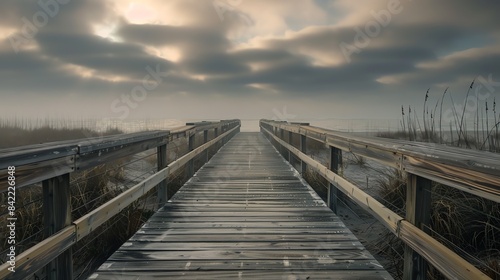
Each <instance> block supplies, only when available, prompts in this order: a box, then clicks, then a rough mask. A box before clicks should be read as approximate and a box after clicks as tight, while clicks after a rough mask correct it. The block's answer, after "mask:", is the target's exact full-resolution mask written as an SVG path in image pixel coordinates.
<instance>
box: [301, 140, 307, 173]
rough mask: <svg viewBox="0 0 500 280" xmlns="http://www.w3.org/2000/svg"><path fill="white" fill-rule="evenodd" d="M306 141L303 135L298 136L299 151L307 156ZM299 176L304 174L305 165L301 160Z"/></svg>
mask: <svg viewBox="0 0 500 280" xmlns="http://www.w3.org/2000/svg"><path fill="white" fill-rule="evenodd" d="M306 139H307V138H306V136H305V135H302V134H300V151H301V152H303V153H304V154H307V147H306ZM300 174H301V175H302V176H304V175H305V174H306V163H305V162H304V161H303V160H301V161H300Z"/></svg>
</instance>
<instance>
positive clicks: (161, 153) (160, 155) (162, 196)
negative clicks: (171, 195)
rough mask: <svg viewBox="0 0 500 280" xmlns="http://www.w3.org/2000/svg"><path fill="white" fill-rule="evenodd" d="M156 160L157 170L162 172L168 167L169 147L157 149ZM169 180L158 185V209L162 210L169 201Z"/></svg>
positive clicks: (164, 146) (163, 146)
mask: <svg viewBox="0 0 500 280" xmlns="http://www.w3.org/2000/svg"><path fill="white" fill-rule="evenodd" d="M156 158H157V170H158V171H160V170H162V169H163V168H165V167H167V165H168V162H167V145H166V144H165V145H162V146H159V147H158V148H157V149H156ZM167 190H168V179H165V180H163V181H161V182H160V183H159V184H158V198H157V201H158V208H161V207H163V206H164V205H165V203H167V201H168V191H167Z"/></svg>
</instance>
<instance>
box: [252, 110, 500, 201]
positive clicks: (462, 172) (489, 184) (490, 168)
mask: <svg viewBox="0 0 500 280" xmlns="http://www.w3.org/2000/svg"><path fill="white" fill-rule="evenodd" d="M261 126H263V129H265V128H264V127H268V128H271V129H272V128H278V129H284V130H286V131H289V132H293V133H297V134H300V135H303V136H307V137H308V138H312V139H315V140H317V141H319V142H322V143H325V144H328V145H330V146H334V147H337V148H339V149H342V150H345V151H351V152H353V153H356V154H358V155H360V156H364V157H367V158H370V159H373V160H376V161H379V162H381V163H383V164H385V165H388V166H392V167H395V168H399V169H401V170H403V171H407V172H410V173H413V174H416V175H419V176H422V177H424V178H427V179H430V180H433V181H437V182H440V183H442V184H445V185H448V186H451V187H456V188H459V189H461V190H463V191H466V192H469V193H472V194H474V195H478V196H481V197H484V198H487V199H489V200H493V201H495V202H500V155H499V154H497V153H491V152H486V151H476V150H470V149H461V148H456V147H449V146H445V145H440V144H434V143H421V142H411V141H404V140H394V139H383V138H375V137H360V136H354V135H352V134H348V133H342V132H338V131H333V130H329V129H323V128H318V127H312V126H299V125H291V124H288V123H284V122H274V121H268V120H261ZM271 131H272V130H269V133H270V134H271V135H272V132H271ZM449 174H451V176H450V175H449Z"/></svg>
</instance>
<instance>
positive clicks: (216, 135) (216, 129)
mask: <svg viewBox="0 0 500 280" xmlns="http://www.w3.org/2000/svg"><path fill="white" fill-rule="evenodd" d="M217 137H219V128H218V127H216V128H214V139H215V138H217ZM217 150H219V142H217V143H215V144H214V150H212V151H217Z"/></svg>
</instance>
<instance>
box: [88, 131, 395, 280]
mask: <svg viewBox="0 0 500 280" xmlns="http://www.w3.org/2000/svg"><path fill="white" fill-rule="evenodd" d="M153 278H154V279H158V278H175V279H215V278H216V279H370V280H372V279H392V278H391V277H390V275H389V274H388V273H387V272H386V271H385V270H384V269H383V268H382V267H381V266H380V264H379V263H378V262H377V261H376V260H375V259H374V258H373V257H372V255H371V254H370V253H369V252H368V251H366V250H365V249H364V247H363V246H362V244H361V243H360V242H359V241H358V240H357V239H356V237H355V236H354V235H353V234H352V233H351V232H350V231H349V230H348V229H347V228H346V227H345V225H344V224H343V223H342V221H341V220H340V219H339V218H338V217H337V216H336V215H335V214H333V213H332V211H331V210H329V209H328V208H327V207H326V206H325V204H324V203H323V201H322V200H321V199H320V198H319V197H318V196H317V195H316V194H315V193H314V191H312V189H311V188H310V187H308V186H306V185H304V183H303V182H302V181H301V179H300V178H299V177H298V176H297V173H296V172H295V171H294V170H292V168H291V167H290V165H288V164H287V163H286V162H285V161H284V160H283V158H281V157H280V156H279V154H278V153H277V152H276V150H275V149H274V148H273V147H272V146H271V145H270V144H269V142H267V140H266V139H265V138H263V137H262V135H261V134H259V133H240V134H238V135H236V136H235V137H234V138H233V139H232V140H231V141H230V142H229V143H228V144H227V145H226V146H224V147H223V148H222V149H221V150H220V151H219V153H217V154H216V155H215V156H214V157H213V158H212V159H211V160H210V162H209V163H208V164H206V165H205V166H204V167H203V168H202V169H200V170H199V171H198V172H197V174H196V175H195V177H193V178H192V179H191V180H190V181H189V182H188V183H186V184H185V185H184V186H183V187H182V188H181V190H180V191H179V192H178V193H177V194H176V195H175V196H174V197H173V198H172V199H171V201H169V203H167V205H166V206H165V207H163V208H162V209H160V210H159V211H158V212H157V213H156V214H154V215H153V216H152V217H151V218H150V219H149V220H148V222H147V223H146V224H145V225H144V226H143V228H142V229H141V230H140V231H138V232H137V233H136V234H135V235H134V236H133V237H132V238H131V239H130V240H129V241H128V242H126V243H125V244H123V246H122V247H121V248H120V249H119V250H118V251H116V252H115V253H114V254H113V255H112V256H111V257H110V258H109V259H108V261H107V262H106V263H104V264H103V265H102V266H101V267H100V268H99V270H98V271H97V272H96V273H95V274H93V275H92V276H91V277H90V279H153Z"/></svg>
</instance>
